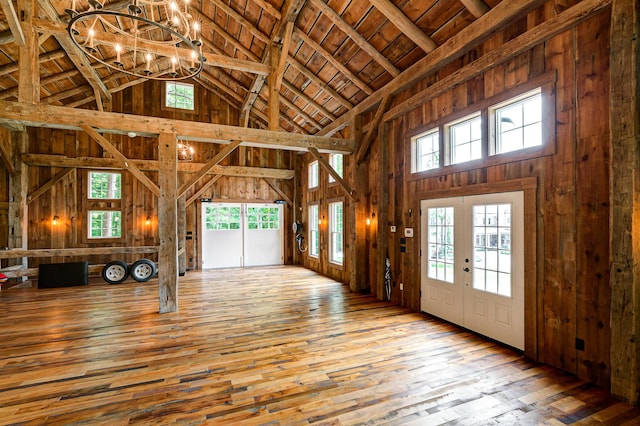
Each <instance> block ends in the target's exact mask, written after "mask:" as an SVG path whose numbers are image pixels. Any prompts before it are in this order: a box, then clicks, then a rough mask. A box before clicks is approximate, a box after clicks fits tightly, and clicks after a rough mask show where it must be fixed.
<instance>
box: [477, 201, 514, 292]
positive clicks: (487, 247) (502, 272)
mask: <svg viewBox="0 0 640 426" xmlns="http://www.w3.org/2000/svg"><path fill="white" fill-rule="evenodd" d="M473 235H474V239H473V245H474V247H473V251H474V259H473V266H474V268H473V288H474V289H476V290H482V291H486V292H489V293H493V294H499V295H501V296H507V297H511V204H484V205H475V206H473Z"/></svg>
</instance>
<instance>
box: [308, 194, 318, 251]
mask: <svg viewBox="0 0 640 426" xmlns="http://www.w3.org/2000/svg"><path fill="white" fill-rule="evenodd" d="M318 219H319V217H318V205H317V204H314V205H310V206H309V256H311V257H318V255H319V254H320V234H319V232H318Z"/></svg>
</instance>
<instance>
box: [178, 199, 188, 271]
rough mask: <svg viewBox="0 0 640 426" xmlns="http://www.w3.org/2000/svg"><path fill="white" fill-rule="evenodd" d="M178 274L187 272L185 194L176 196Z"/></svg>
mask: <svg viewBox="0 0 640 426" xmlns="http://www.w3.org/2000/svg"><path fill="white" fill-rule="evenodd" d="M177 212H178V275H179V276H181V277H182V276H184V275H185V274H186V273H187V251H186V247H187V196H186V195H183V196H182V197H180V198H178V207H177Z"/></svg>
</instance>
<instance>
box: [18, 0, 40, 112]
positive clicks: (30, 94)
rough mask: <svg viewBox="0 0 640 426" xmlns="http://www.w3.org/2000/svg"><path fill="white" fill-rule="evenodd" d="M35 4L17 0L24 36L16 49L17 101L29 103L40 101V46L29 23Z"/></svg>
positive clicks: (25, 0)
mask: <svg viewBox="0 0 640 426" xmlns="http://www.w3.org/2000/svg"><path fill="white" fill-rule="evenodd" d="M36 4H37V3H36V2H35V1H34V0H18V18H19V19H20V20H21V25H22V30H23V33H24V37H25V45H24V46H19V49H18V52H19V58H20V59H19V61H18V101H19V102H25V103H30V104H38V103H40V60H39V47H40V46H39V44H38V34H37V33H36V31H35V30H34V29H33V25H32V23H31V21H32V18H33V17H34V16H36Z"/></svg>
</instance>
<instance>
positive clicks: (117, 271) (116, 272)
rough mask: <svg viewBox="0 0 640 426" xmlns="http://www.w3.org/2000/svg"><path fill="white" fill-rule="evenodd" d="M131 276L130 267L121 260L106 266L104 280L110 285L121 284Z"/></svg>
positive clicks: (103, 274)
mask: <svg viewBox="0 0 640 426" xmlns="http://www.w3.org/2000/svg"><path fill="white" fill-rule="evenodd" d="M128 275H129V265H127V264H126V263H125V262H123V261H121V260H114V261H113V262H109V263H107V264H106V265H104V269H102V278H103V279H104V280H105V281H106V282H108V283H109V284H120V283H121V282H123V281H124V280H126V279H127V276H128Z"/></svg>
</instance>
